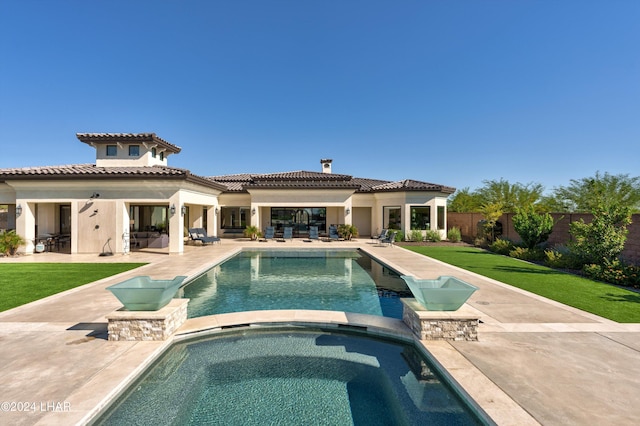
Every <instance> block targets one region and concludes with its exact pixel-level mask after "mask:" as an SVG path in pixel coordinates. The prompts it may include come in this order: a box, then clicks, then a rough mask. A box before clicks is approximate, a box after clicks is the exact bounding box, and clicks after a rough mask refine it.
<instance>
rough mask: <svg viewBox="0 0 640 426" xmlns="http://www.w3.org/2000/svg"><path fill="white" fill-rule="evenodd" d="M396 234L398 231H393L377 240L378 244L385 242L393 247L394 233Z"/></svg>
mask: <svg viewBox="0 0 640 426" xmlns="http://www.w3.org/2000/svg"><path fill="white" fill-rule="evenodd" d="M397 234H398V231H393V232H392V233H391V234H389V235H388V236H387V237H386V238H382V239H381V240H379V241H380V244H386V245H388V246H391V247H393V243H395V242H396V235H397Z"/></svg>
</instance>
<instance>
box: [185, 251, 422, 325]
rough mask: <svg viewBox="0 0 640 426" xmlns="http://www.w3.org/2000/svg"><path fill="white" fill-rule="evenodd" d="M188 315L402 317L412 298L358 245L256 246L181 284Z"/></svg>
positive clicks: (395, 276)
mask: <svg viewBox="0 0 640 426" xmlns="http://www.w3.org/2000/svg"><path fill="white" fill-rule="evenodd" d="M180 297H184V298H188V299H190V301H189V310H188V312H189V317H190V318H195V317H201V316H205V315H214V314H222V313H229V312H239V311H253V310H274V309H318V310H331V311H344V312H354V313H362V314H369V315H381V316H387V317H392V318H402V304H401V302H400V299H399V297H412V296H411V292H410V291H409V289H408V287H407V286H406V283H405V282H404V281H403V280H402V279H401V278H400V277H399V275H398V274H397V273H395V272H394V271H392V270H390V269H389V268H386V267H384V266H383V265H381V264H380V263H378V262H376V261H375V260H374V259H372V258H370V257H369V256H366V255H365V254H363V253H361V252H359V251H357V250H295V251H291V250H255V251H242V252H240V253H239V254H238V255H236V256H234V257H232V258H231V259H229V260H227V261H225V262H223V263H222V264H220V265H218V266H215V267H213V268H212V269H210V270H209V271H208V272H207V273H205V274H204V275H202V276H200V277H198V278H197V279H196V280H194V281H192V282H191V283H189V284H188V285H187V286H185V287H184V288H183V289H181V292H180Z"/></svg>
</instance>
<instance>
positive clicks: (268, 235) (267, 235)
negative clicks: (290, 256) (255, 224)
mask: <svg viewBox="0 0 640 426" xmlns="http://www.w3.org/2000/svg"><path fill="white" fill-rule="evenodd" d="M275 236H276V230H275V229H274V228H273V226H267V227H266V228H265V230H264V240H265V241H269V240H273V239H274V238H275Z"/></svg>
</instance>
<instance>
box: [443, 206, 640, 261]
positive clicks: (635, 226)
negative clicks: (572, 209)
mask: <svg viewBox="0 0 640 426" xmlns="http://www.w3.org/2000/svg"><path fill="white" fill-rule="evenodd" d="M513 216H514V213H507V214H504V215H502V216H501V217H500V222H501V223H502V236H503V237H505V238H508V239H510V240H512V241H520V236H519V235H518V233H517V232H516V231H515V229H514V228H513ZM551 216H552V217H553V219H554V221H555V223H556V224H555V226H554V227H553V232H552V233H551V236H550V237H549V243H550V244H551V245H560V244H566V243H567V242H568V241H570V239H571V235H569V224H570V223H571V222H575V221H579V220H580V219H583V220H584V221H585V222H587V223H588V222H591V218H592V215H591V214H590V213H551ZM482 219H484V216H482V214H480V213H452V212H448V213H447V227H448V229H451V228H452V227H454V226H456V227H458V228H460V233H461V234H462V239H463V240H464V241H466V242H473V240H474V239H475V238H476V236H477V235H478V222H479V221H480V220H482ZM631 220H632V222H631V225H629V227H628V228H627V229H628V230H629V234H628V235H627V242H626V244H625V248H624V251H623V252H622V256H623V257H624V258H625V259H627V260H629V261H633V262H635V263H640V214H634V215H632V216H631Z"/></svg>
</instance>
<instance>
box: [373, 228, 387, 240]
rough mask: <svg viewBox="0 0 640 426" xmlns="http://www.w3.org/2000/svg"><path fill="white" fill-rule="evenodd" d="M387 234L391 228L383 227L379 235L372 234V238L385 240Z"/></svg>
mask: <svg viewBox="0 0 640 426" xmlns="http://www.w3.org/2000/svg"><path fill="white" fill-rule="evenodd" d="M387 234H389V230H388V229H383V230H382V232H380V233H379V234H378V235H372V236H371V239H372V240H383V239H385V238H387Z"/></svg>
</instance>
